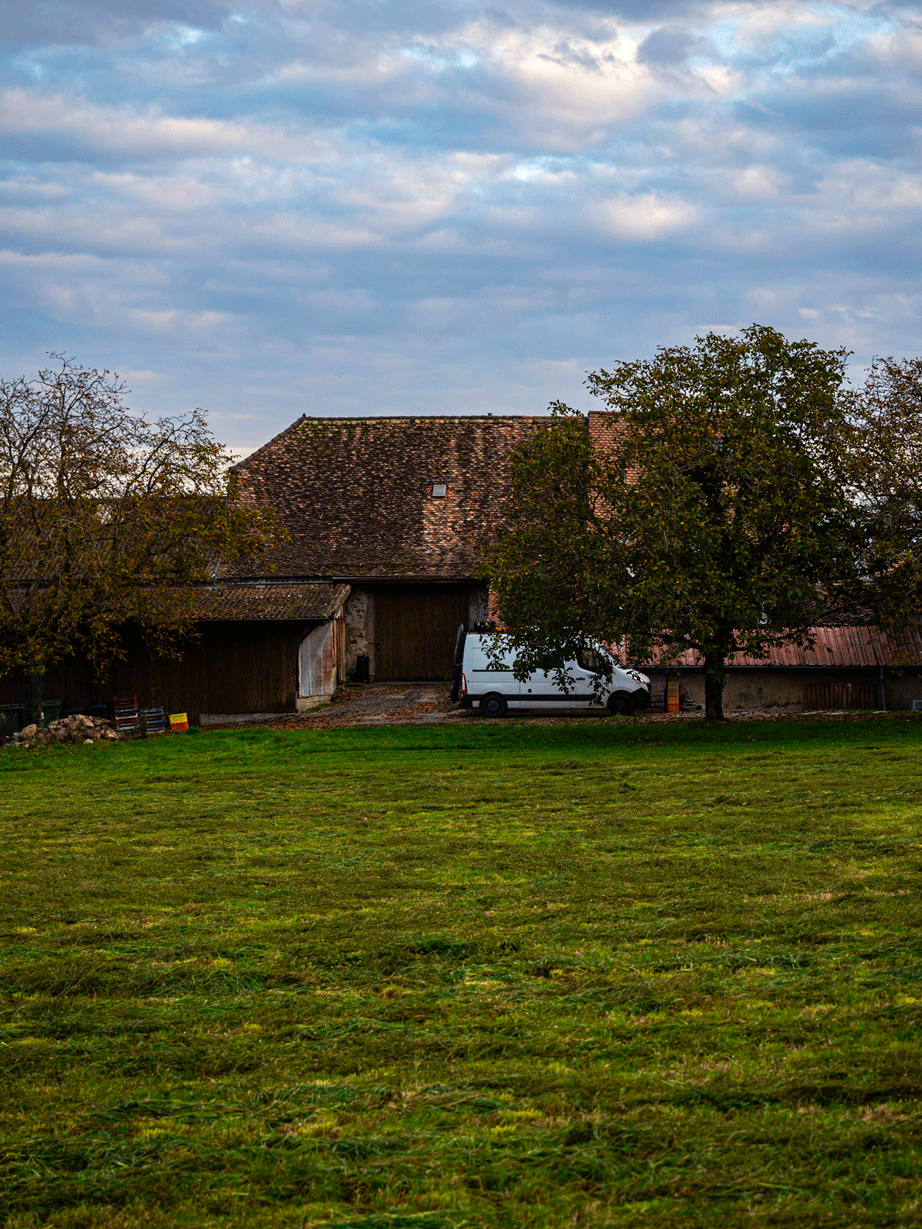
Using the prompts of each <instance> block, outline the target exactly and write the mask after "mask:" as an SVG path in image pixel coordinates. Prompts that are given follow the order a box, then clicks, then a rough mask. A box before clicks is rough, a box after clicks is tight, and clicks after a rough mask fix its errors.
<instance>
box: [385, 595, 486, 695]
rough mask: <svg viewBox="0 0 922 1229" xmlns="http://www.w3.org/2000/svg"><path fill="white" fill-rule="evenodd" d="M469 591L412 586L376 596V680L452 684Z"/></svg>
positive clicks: (465, 621) (465, 620)
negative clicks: (455, 650) (456, 639)
mask: <svg viewBox="0 0 922 1229" xmlns="http://www.w3.org/2000/svg"><path fill="white" fill-rule="evenodd" d="M467 611H468V591H467V589H466V588H465V589H462V588H460V587H459V588H455V587H454V586H453V587H451V588H448V587H444V588H443V587H441V586H434V585H429V586H422V585H414V586H408V587H407V588H402V589H379V590H377V591H376V593H375V644H376V665H375V677H376V678H378V679H380V680H384V681H387V680H389V679H395V680H396V679H421V680H422V679H425V680H437V679H450V678H451V675H452V670H453V668H454V649H455V637H456V635H457V632H458V624H459V623H465V624H466V623H467Z"/></svg>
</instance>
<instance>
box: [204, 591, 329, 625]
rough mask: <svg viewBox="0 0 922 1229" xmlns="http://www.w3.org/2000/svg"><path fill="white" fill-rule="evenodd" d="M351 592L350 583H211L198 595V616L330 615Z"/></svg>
mask: <svg viewBox="0 0 922 1229" xmlns="http://www.w3.org/2000/svg"><path fill="white" fill-rule="evenodd" d="M349 593H350V586H349V585H323V584H306V585H297V584H295V585H291V584H287V585H286V584H279V585H274V584H272V583H271V582H268V583H267V584H265V585H264V586H262V585H211V586H208V587H206V588H202V589H200V590H199V592H198V594H197V595H196V617H197V618H199V619H234V620H242V621H244V622H246V621H257V620H263V619H265V620H271V619H298V620H302V619H329V618H331V617H332V616H333V615H334V614H335V613H336V612H337V610H339V608H340V606H342V604H343V602H344V601H345V600H346V598H347V597H348V596H349Z"/></svg>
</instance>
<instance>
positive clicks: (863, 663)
mask: <svg viewBox="0 0 922 1229" xmlns="http://www.w3.org/2000/svg"><path fill="white" fill-rule="evenodd" d="M810 632H811V635H812V637H813V645H812V647H810V648H801V647H800V646H799V645H796V644H785V645H775V646H773V647H772V648H770V649H769V650H768V653H767V655H766V656H765V657H752V656H751V655H750V654H748V653H735V654H734V655H733V656H732V657H731V658H730V660H729V661H728V662H727V665H728V667H729V668H730V669H731V670H745V669H749V670H753V669H761V670H765V669H780V670H792V669H802V670H815V669H820V668H824V667H831V668H836V669H843V668H860V667H875V666H876V667H880V666H889V667H893V668H899V667H900V666H918V665H922V634H920V631H919V628H918V627H905V628H903V630H902V631H901V632H895V633H894V632H889V633H888V632H880V631H876V630H875V629H874V628H871V627H813V628H811V629H810ZM616 655H617V656H619V657H621V658H624V656H625V655H624V653H623V652H621V651H618V650H616ZM662 659H663V654H661V653H657V654H654V655H653V656H652V657H651V659H650V660H649V661H647V662H645V663H644V664H645V665H647V666H651V667H656V666H658V665H659V664H660V663H661V662H662ZM633 664H634V665H635V666H636V665H637V664H638V663H637V661H636V660H635V661H634V663H633ZM670 664H671V665H676V666H684V667H686V668H689V667H690V668H693V669H694V668H696V667H697V668H699V669H700V668H701V665H702V661H701V658H700V657H699V656H698V654H697V653H695V652H693V651H691V650H688V651H686V652H684V653H682V654H681V655H680V656H679V657H678V658H677V659H676V660H675V662H671V663H670Z"/></svg>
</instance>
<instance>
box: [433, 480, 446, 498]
mask: <svg viewBox="0 0 922 1229" xmlns="http://www.w3.org/2000/svg"><path fill="white" fill-rule="evenodd" d="M447 494H448V487H447V486H446V485H445V483H444V482H436V483H435V484H434V485H433V487H432V498H433V499H444V498H445V496H446V495H447Z"/></svg>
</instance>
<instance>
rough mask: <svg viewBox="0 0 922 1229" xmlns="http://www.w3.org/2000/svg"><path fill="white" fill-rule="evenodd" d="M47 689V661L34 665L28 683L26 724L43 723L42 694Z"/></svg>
mask: <svg viewBox="0 0 922 1229" xmlns="http://www.w3.org/2000/svg"><path fill="white" fill-rule="evenodd" d="M44 691H45V663H44V662H42V663H41V664H38V665H34V666H33V667H32V669H31V670H30V671H29V678H28V681H27V683H26V705H25V708H26V714H25V715H26V720H25V724H26V725H41V724H42V696H43V694H44Z"/></svg>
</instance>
